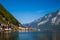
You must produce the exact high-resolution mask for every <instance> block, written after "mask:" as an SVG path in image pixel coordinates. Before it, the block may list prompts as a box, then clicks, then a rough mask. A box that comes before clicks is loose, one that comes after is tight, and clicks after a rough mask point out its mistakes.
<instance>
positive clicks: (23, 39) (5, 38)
mask: <svg viewBox="0 0 60 40" xmlns="http://www.w3.org/2000/svg"><path fill="white" fill-rule="evenodd" d="M52 34H53V33H52V32H51V31H43V32H11V33H4V32H2V33H0V40H56V36H55V35H56V34H55V33H54V34H53V35H52Z"/></svg>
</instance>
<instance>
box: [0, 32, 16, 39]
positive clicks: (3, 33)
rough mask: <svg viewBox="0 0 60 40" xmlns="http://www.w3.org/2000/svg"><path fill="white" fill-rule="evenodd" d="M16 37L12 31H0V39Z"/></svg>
mask: <svg viewBox="0 0 60 40" xmlns="http://www.w3.org/2000/svg"><path fill="white" fill-rule="evenodd" d="M16 37H17V35H14V34H13V33H5V32H0V40H15V38H16Z"/></svg>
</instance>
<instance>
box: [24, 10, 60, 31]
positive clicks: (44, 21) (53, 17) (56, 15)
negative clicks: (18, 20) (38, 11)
mask: <svg viewBox="0 0 60 40" xmlns="http://www.w3.org/2000/svg"><path fill="white" fill-rule="evenodd" d="M24 25H25V26H27V27H36V28H40V29H42V30H44V29H50V30H51V29H59V26H60V10H57V11H55V12H50V13H48V14H46V15H45V16H43V17H41V18H39V19H36V20H35V21H33V22H31V23H28V24H24Z"/></svg>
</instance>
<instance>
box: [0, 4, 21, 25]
mask: <svg viewBox="0 0 60 40" xmlns="http://www.w3.org/2000/svg"><path fill="white" fill-rule="evenodd" d="M8 22H9V23H10V24H13V25H16V26H18V25H19V24H20V26H22V24H21V23H20V22H19V21H18V20H17V19H16V18H15V17H14V16H13V15H12V14H11V13H10V12H8V11H7V10H6V9H5V8H4V7H3V6H2V5H1V4H0V23H3V24H8Z"/></svg>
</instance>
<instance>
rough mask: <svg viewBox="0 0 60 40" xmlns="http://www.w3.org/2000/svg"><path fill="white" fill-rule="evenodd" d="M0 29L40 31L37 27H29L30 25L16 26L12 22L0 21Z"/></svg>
mask: <svg viewBox="0 0 60 40" xmlns="http://www.w3.org/2000/svg"><path fill="white" fill-rule="evenodd" d="M0 31H17V32H29V31H40V29H38V28H31V27H21V26H19V27H17V26H16V25H13V24H9V22H8V24H7V25H6V24H1V23H0Z"/></svg>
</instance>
